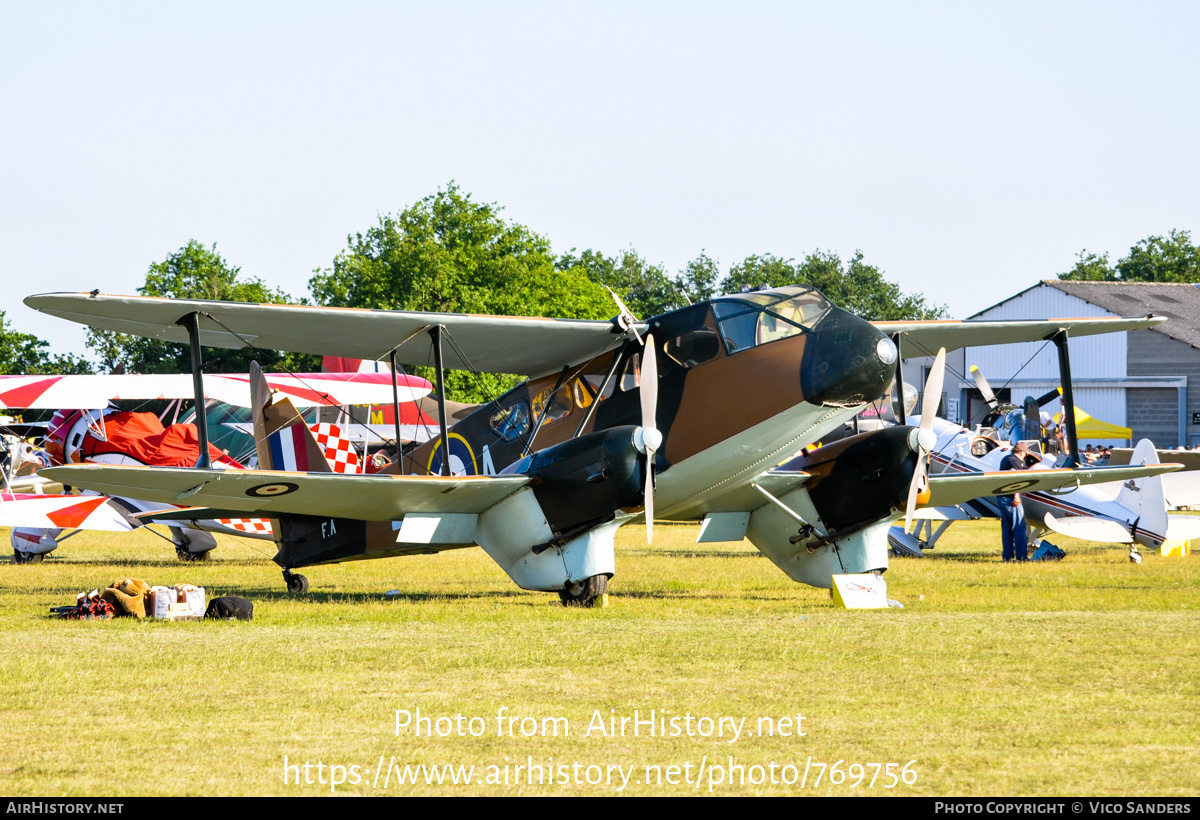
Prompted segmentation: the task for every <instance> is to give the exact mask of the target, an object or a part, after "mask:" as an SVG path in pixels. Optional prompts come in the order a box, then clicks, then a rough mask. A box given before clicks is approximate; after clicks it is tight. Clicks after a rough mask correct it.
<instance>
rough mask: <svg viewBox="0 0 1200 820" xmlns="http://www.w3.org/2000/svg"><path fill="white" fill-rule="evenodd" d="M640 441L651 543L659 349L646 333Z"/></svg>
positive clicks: (658, 436) (658, 441)
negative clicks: (642, 449) (644, 459)
mask: <svg viewBox="0 0 1200 820" xmlns="http://www.w3.org/2000/svg"><path fill="white" fill-rule="evenodd" d="M640 388H641V389H640V390H639V391H638V392H639V393H640V395H641V401H642V441H643V443H644V444H645V447H646V543H647V544H652V543H654V453H655V451H656V450H658V446H659V444H661V443H662V434H661V433H659V432H658V352H657V351H656V350H655V349H654V334H653V333H647V334H646V346H645V347H644V348H643V349H642V378H641V385H640Z"/></svg>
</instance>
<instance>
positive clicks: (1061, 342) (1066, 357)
mask: <svg viewBox="0 0 1200 820" xmlns="http://www.w3.org/2000/svg"><path fill="white" fill-rule="evenodd" d="M1049 338H1050V340H1051V341H1052V342H1054V346H1055V347H1057V348H1058V376H1059V379H1060V380H1061V381H1062V405H1063V424H1065V425H1066V438H1067V451H1068V452H1067V460H1066V462H1065V463H1064V464H1063V466H1064V467H1078V466H1079V435H1078V433H1077V431H1076V430H1075V389H1074V388H1073V387H1072V386H1071V354H1070V352H1069V351H1068V350H1067V329H1066V328H1065V327H1064V328H1060V329H1059V330H1057V331H1055V332H1054V333H1052V334H1050V337H1049Z"/></svg>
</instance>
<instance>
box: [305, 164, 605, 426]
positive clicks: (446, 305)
mask: <svg viewBox="0 0 1200 820" xmlns="http://www.w3.org/2000/svg"><path fill="white" fill-rule="evenodd" d="M500 211H501V208H499V207H498V206H497V205H495V204H488V203H479V202H475V201H473V200H472V199H471V197H470V195H469V194H467V193H464V192H463V191H462V190H460V189H459V187H458V186H457V185H455V184H454V183H453V182H451V183H450V184H449V185H448V186H447V187H446V189H445V190H439V191H438V192H437V193H435V194H431V195H430V196H427V197H425V198H424V199H422V200H420V201H419V202H417V203H415V204H414V205H412V206H410V207H408V208H406V209H405V210H403V211H401V212H400V213H399V214H396V215H394V216H393V215H382V216H380V217H379V219H378V223H377V224H376V225H374V226H373V227H371V228H370V229H368V230H367V231H366V232H365V233H357V234H354V235H352V236H349V237H347V244H348V247H347V248H346V249H345V250H344V251H342V252H341V253H339V254H338V255H337V257H336V258H335V259H334V260H333V267H332V268H329V269H326V270H320V271H316V273H315V275H314V276H313V277H312V278H311V279H310V280H309V289H310V291H311V293H312V296H313V298H314V299H315V301H316V302H317V303H318V304H322V305H330V306H338V307H364V308H376V309H392V310H416V311H436V312H448V313H484V314H496V315H508V316H549V317H556V318H577V319H609V318H611V317H612V316H614V315H615V314H616V308H615V307H614V306H613V304H612V300H611V299H610V298H609V295H608V293H607V292H606V291H605V290H604V289H603V288H602V287H600V285H598V284H596V283H594V282H593V281H591V280H590V279H589V278H588V276H587V275H586V273H585V272H584V271H583V270H581V269H580V267H579V266H578V265H572V266H568V267H565V268H563V267H556V265H555V264H554V257H553V255H552V253H551V249H550V243H549V241H548V240H547V239H546V238H545V237H542V236H539V235H538V234H535V233H533V232H532V231H530V230H529V229H528V228H526V227H524V226H523V225H518V224H515V223H511V222H508V221H506V220H504V219H503V218H502V217H501V216H500ZM426 375H427V374H426ZM446 382H447V394H448V395H452V397H453V398H456V399H457V400H459V401H469V402H480V401H486V400H487V399H489V398H491V397H493V396H495V395H498V394H499V393H501V392H503V391H504V390H506V389H508V387H510V386H511V385H513V384H515V382H516V379H515V378H514V377H509V376H505V377H501V376H497V375H495V374H472V373H466V372H462V371H450V372H448V373H447V374H446Z"/></svg>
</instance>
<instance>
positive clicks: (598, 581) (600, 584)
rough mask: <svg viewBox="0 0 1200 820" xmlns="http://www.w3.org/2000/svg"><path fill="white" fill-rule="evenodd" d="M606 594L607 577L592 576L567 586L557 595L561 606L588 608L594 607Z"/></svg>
mask: <svg viewBox="0 0 1200 820" xmlns="http://www.w3.org/2000/svg"><path fill="white" fill-rule="evenodd" d="M607 592H608V576H607V575H593V576H591V577H590V578H584V579H583V580H582V581H579V582H577V583H574V584H568V585H567V588H566V589H564V590H563V591H562V592H560V593H558V598H559V600H560V601H562V604H563V606H580V607H588V606H595V605H596V602H597V601H598V600H600V598H601V596H603V595H604V594H605V593H607Z"/></svg>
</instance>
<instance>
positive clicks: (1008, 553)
mask: <svg viewBox="0 0 1200 820" xmlns="http://www.w3.org/2000/svg"><path fill="white" fill-rule="evenodd" d="M1028 454H1029V448H1028V446H1027V445H1026V444H1025V442H1023V441H1019V442H1017V443H1016V444H1015V445H1013V449H1012V452H1011V453H1009V454H1008V455H1006V456H1005V457H1004V458H1003V459H1002V460H1001V462H1000V469H1001V470H1024V469H1026V468H1027V467H1028V466H1029V465H1028V464H1026V463H1025V456H1026V455H1028ZM996 500H997V501H998V502H999V503H1000V540H1001V543H1002V545H1003V556H1004V560H1005V561H1014V560H1016V561H1028V560H1029V542H1028V540H1027V537H1026V533H1025V510H1024V508H1023V507H1022V506H1021V494H1020V493H1013V494H1012V495H1001V496H997V497H996Z"/></svg>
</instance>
